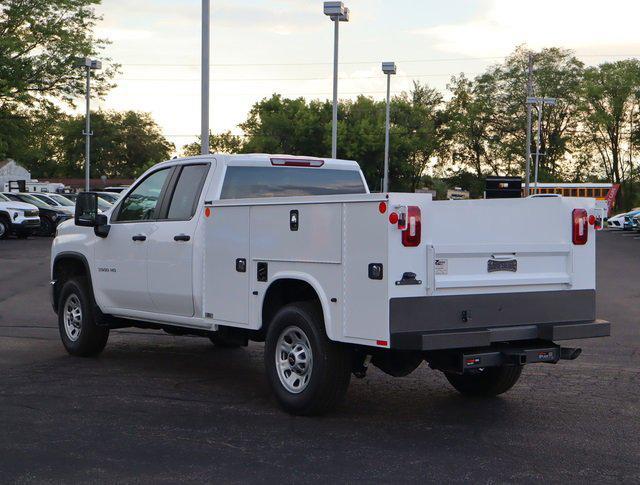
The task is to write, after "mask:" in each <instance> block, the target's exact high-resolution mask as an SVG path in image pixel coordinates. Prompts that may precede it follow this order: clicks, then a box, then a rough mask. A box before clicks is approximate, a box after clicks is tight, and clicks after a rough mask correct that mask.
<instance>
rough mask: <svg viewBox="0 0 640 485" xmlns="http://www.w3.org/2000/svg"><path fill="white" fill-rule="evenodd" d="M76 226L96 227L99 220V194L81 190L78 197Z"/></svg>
mask: <svg viewBox="0 0 640 485" xmlns="http://www.w3.org/2000/svg"><path fill="white" fill-rule="evenodd" d="M74 220H75V223H76V226H84V227H96V225H97V222H98V194H96V193H93V192H80V193H79V194H78V198H77V199H76V213H75V218H74Z"/></svg>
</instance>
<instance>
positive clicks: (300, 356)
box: [275, 325, 313, 394]
mask: <svg viewBox="0 0 640 485" xmlns="http://www.w3.org/2000/svg"><path fill="white" fill-rule="evenodd" d="M275 364H276V371H277V373H278V378H279V379H280V382H281V383H282V385H283V386H284V388H285V389H286V390H287V391H289V392H290V393H292V394H299V393H301V392H302V391H304V390H305V389H306V388H307V386H308V385H309V381H310V380H311V372H312V371H313V353H312V351H311V344H310V343H309V339H308V338H307V335H306V334H305V333H304V332H303V331H302V329H300V327H296V326H294V325H292V326H290V327H287V328H285V329H284V330H283V331H282V332H281V333H280V337H279V338H278V344H277V345H276V362H275Z"/></svg>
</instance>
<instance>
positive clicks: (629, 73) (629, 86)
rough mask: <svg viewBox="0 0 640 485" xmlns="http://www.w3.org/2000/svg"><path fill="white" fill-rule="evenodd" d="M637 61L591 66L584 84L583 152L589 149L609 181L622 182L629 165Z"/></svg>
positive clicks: (639, 91) (638, 85)
mask: <svg viewBox="0 0 640 485" xmlns="http://www.w3.org/2000/svg"><path fill="white" fill-rule="evenodd" d="M639 100H640V62H638V61H637V60H624V61H618V62H613V63H604V64H601V65H600V66H597V67H590V68H588V69H587V70H586V73H585V82H584V104H583V113H584V118H583V120H584V127H583V130H582V132H583V133H582V135H583V140H584V141H585V146H584V148H585V150H586V149H589V148H591V150H592V153H594V154H596V155H597V156H598V157H599V159H600V161H601V162H602V167H603V168H604V172H605V174H606V177H607V179H608V180H609V181H611V182H613V183H622V182H625V181H626V180H627V179H628V178H629V176H630V175H631V174H632V163H631V161H630V160H629V159H628V158H627V157H625V151H626V153H627V154H628V150H629V148H630V147H631V138H632V133H631V130H632V126H633V125H634V124H635V125H636V126H637V124H638V102H639Z"/></svg>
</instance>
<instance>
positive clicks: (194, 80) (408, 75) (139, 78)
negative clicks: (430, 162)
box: [115, 72, 480, 82]
mask: <svg viewBox="0 0 640 485" xmlns="http://www.w3.org/2000/svg"><path fill="white" fill-rule="evenodd" d="M465 74H468V75H471V76H475V75H478V74H480V73H474V72H469V73H465ZM450 76H452V74H406V75H397V76H396V77H398V78H418V77H450ZM327 79H330V77H329V76H324V77H293V78H286V77H274V78H213V79H212V81H215V82H223V81H224V82H231V81H235V82H237V81H248V82H249V81H326V80H327ZM339 79H340V81H358V80H360V79H382V77H381V76H355V77H341V78H339ZM115 80H116V81H151V82H153V81H158V82H165V81H167V82H199V81H200V78H169V77H164V78H159V77H153V78H150V77H129V78H126V77H120V78H119V77H116V78H115Z"/></svg>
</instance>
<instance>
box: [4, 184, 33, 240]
mask: <svg viewBox="0 0 640 485" xmlns="http://www.w3.org/2000/svg"><path fill="white" fill-rule="evenodd" d="M39 227H40V214H39V212H38V208H37V207H36V206H34V205H32V204H27V203H25V202H19V201H16V200H11V199H9V198H8V197H7V196H5V195H3V194H0V239H5V238H6V237H8V236H9V234H12V233H13V234H15V235H16V236H18V237H19V238H24V237H28V236H31V235H32V234H34V232H35V231H37V230H38V228H39Z"/></svg>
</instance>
